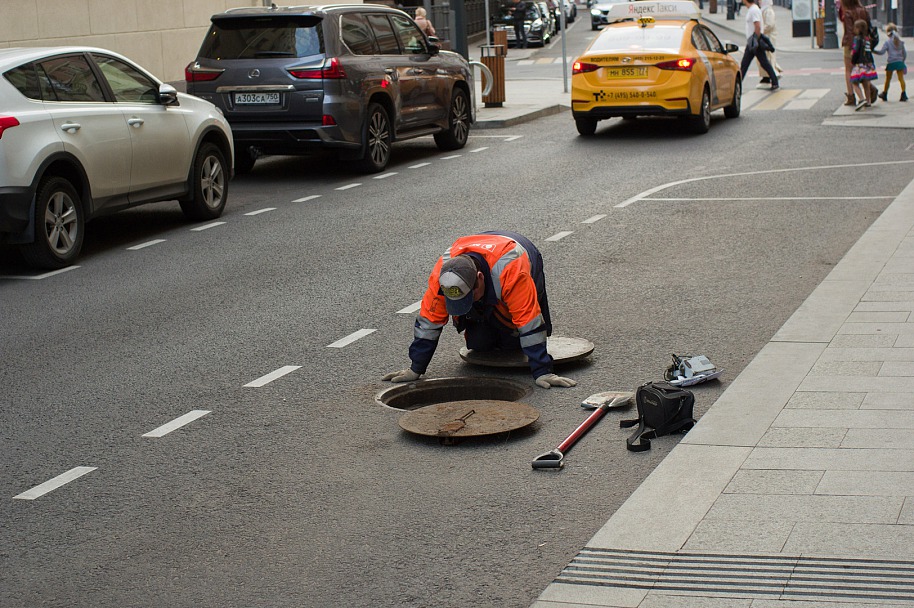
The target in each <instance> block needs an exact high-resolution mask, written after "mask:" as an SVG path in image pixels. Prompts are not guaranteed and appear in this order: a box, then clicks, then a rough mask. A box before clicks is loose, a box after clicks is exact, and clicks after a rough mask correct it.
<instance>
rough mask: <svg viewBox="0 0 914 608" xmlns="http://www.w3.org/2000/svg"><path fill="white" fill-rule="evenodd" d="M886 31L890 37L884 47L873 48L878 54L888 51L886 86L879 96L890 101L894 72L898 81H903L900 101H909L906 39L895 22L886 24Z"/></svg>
mask: <svg viewBox="0 0 914 608" xmlns="http://www.w3.org/2000/svg"><path fill="white" fill-rule="evenodd" d="M885 33H886V34H887V35H888V39H887V40H886V41H885V42H884V43H883V44H882V48H880V49H878V50H877V49H873V52H874V53H876V54H877V55H885V54H886V53H888V56H887V57H886V58H885V59H886V66H885V87H884V88H883V89H882V93H880V94H879V98H880V99H881V100H882V101H888V99H887V98H888V96H889V83H890V82H892V74H897V75H898V82H899V83H901V99H900V101H907V100H908V94H907V93H906V92H905V90H904V75H905V74H907V73H908V68H907V66H906V65H905V64H904V62H905V60H906V59H907V58H908V52H907V51H906V50H905V48H904V40H902V39H901V36H899V35H898V28H897V27H895V24H894V23H889V24H888V25H886V26H885Z"/></svg>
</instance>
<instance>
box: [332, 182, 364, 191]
mask: <svg viewBox="0 0 914 608" xmlns="http://www.w3.org/2000/svg"><path fill="white" fill-rule="evenodd" d="M361 185H362V184H358V183H356V184H346V185H345V186H340V187H339V188H336V190H350V189H352V188H358V187H359V186H361Z"/></svg>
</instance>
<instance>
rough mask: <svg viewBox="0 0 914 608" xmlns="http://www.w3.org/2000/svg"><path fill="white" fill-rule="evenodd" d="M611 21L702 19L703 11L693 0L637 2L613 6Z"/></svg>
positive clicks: (639, 0)
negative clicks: (646, 18)
mask: <svg viewBox="0 0 914 608" xmlns="http://www.w3.org/2000/svg"><path fill="white" fill-rule="evenodd" d="M606 16H607V18H608V19H609V20H610V21H615V20H620V19H639V18H642V17H653V18H654V19H700V18H701V11H699V10H698V6H697V5H696V4H695V3H694V2H692V0H667V1H665V2H664V1H663V0H660V1H654V0H636V1H635V2H631V1H630V2H620V3H618V4H613V5H612V8H610V9H609V13H608V14H607V15H606Z"/></svg>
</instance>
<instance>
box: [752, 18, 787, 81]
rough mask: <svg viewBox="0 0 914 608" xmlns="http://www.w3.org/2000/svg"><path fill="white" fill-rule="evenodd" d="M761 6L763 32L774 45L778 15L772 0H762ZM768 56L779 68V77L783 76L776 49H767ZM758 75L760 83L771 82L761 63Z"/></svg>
mask: <svg viewBox="0 0 914 608" xmlns="http://www.w3.org/2000/svg"><path fill="white" fill-rule="evenodd" d="M759 8H761V9H762V33H763V34H765V35H766V36H768V40H769V41H770V42H771V45H772V46H776V45H777V39H778V26H777V15H776V14H775V12H774V6H773V2H772V0H760V2H759ZM767 57H768V63H770V64H771V65H772V66H774V69H775V70H777V73H778V78H782V74H783V72H784V70H782V69H781V66H780V65H778V60H777V57H775V54H774V51H767ZM758 75H759V78H760V80H759V84H771V76H769V75H768V72H766V71H765V68H763V67H762V65H761V64H759V66H758Z"/></svg>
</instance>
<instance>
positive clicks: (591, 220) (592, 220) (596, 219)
mask: <svg viewBox="0 0 914 608" xmlns="http://www.w3.org/2000/svg"><path fill="white" fill-rule="evenodd" d="M604 217H606V214H605V213H601V214H600V215H595V216H593V217H589V218H587V219H586V220H584V221H583V222H581V223H582V224H595V223H596V222H599V221H600V220H602V219H603V218H604Z"/></svg>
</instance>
